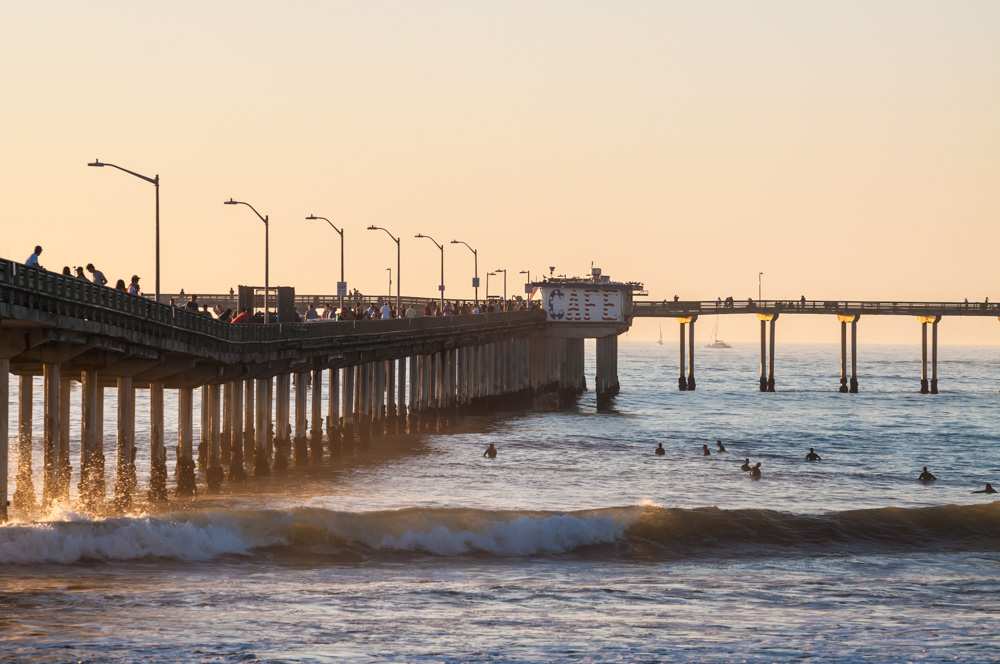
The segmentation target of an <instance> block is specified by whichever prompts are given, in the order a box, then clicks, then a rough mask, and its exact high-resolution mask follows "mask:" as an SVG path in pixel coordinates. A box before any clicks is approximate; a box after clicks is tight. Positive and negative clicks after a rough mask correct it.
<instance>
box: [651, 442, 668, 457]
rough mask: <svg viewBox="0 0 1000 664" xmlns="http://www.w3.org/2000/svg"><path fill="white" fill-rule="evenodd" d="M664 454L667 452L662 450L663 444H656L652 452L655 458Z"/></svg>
mask: <svg viewBox="0 0 1000 664" xmlns="http://www.w3.org/2000/svg"><path fill="white" fill-rule="evenodd" d="M666 453H667V451H666V450H665V449H663V443H657V444H656V449H655V450H653V454H655V455H656V456H663V455H664V454H666Z"/></svg>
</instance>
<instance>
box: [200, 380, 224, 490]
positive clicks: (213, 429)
mask: <svg viewBox="0 0 1000 664" xmlns="http://www.w3.org/2000/svg"><path fill="white" fill-rule="evenodd" d="M221 406H222V386H221V385H219V384H217V383H216V384H213V385H209V386H208V466H207V467H206V470H205V483H206V484H207V485H208V491H209V492H210V493H218V492H219V491H220V490H221V489H222V479H223V477H224V475H225V473H224V472H223V470H222V418H221V417H220V415H219V408H220V407H221Z"/></svg>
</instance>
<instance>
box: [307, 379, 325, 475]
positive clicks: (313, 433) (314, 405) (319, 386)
mask: <svg viewBox="0 0 1000 664" xmlns="http://www.w3.org/2000/svg"><path fill="white" fill-rule="evenodd" d="M310 406H311V415H312V418H311V419H312V421H311V422H310V425H311V427H310V432H309V460H310V461H311V462H312V463H314V464H318V463H320V462H321V461H322V460H323V370H322V369H313V372H312V400H311V403H310Z"/></svg>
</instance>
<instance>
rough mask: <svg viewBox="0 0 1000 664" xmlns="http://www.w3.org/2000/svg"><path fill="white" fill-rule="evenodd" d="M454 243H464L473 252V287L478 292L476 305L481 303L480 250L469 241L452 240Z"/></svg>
mask: <svg viewBox="0 0 1000 664" xmlns="http://www.w3.org/2000/svg"><path fill="white" fill-rule="evenodd" d="M451 243H452V244H464V245H465V246H466V248H467V249H468V250H469V251H471V252H472V269H473V272H472V288H473V290H474V291H475V293H476V305H477V306H478V305H479V252H478V251H476V250H475V249H473V248H472V247H470V246H469V243H468V242H464V241H462V240H452V241H451Z"/></svg>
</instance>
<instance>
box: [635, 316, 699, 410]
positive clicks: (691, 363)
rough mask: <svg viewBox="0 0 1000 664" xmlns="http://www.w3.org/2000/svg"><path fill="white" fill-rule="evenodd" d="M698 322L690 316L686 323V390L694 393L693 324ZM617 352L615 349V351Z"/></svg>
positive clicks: (696, 318) (695, 317) (694, 317)
mask: <svg viewBox="0 0 1000 664" xmlns="http://www.w3.org/2000/svg"><path fill="white" fill-rule="evenodd" d="M697 320H698V317H697V316H691V321H690V322H689V323H688V325H687V328H688V380H687V388H688V392H694V391H695V389H696V383H695V380H694V324H695V322H696V321H697ZM616 351H617V349H616Z"/></svg>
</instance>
